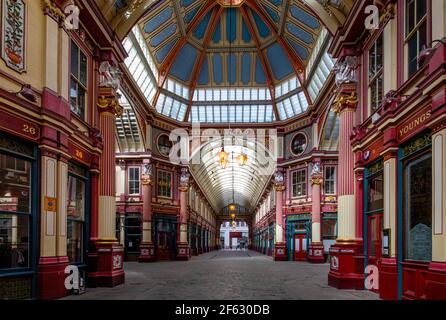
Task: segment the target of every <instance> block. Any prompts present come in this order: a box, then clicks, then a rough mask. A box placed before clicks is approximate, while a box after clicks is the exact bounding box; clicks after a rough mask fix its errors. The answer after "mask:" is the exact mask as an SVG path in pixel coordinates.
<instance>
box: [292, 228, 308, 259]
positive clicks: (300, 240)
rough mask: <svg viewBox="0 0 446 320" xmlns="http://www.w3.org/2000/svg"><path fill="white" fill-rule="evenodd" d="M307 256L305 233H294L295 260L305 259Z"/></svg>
mask: <svg viewBox="0 0 446 320" xmlns="http://www.w3.org/2000/svg"><path fill="white" fill-rule="evenodd" d="M306 258H307V239H306V237H305V234H299V233H297V234H295V235H294V260H295V261H305V260H306Z"/></svg>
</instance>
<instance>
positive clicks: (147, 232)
mask: <svg viewBox="0 0 446 320" xmlns="http://www.w3.org/2000/svg"><path fill="white" fill-rule="evenodd" d="M143 164H144V168H143V174H142V177H141V184H142V197H143V215H142V242H141V244H140V255H139V258H138V261H139V262H153V261H155V260H156V257H155V247H154V245H153V243H152V165H151V164H150V160H148V159H147V160H144V163H143Z"/></svg>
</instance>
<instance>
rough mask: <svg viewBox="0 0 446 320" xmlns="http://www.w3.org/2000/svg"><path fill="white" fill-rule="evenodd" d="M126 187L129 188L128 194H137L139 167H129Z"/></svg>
mask: <svg viewBox="0 0 446 320" xmlns="http://www.w3.org/2000/svg"><path fill="white" fill-rule="evenodd" d="M128 176H129V177H128V180H129V181H128V182H129V185H128V188H129V195H139V194H140V190H139V185H140V168H136V167H134V168H129V171H128Z"/></svg>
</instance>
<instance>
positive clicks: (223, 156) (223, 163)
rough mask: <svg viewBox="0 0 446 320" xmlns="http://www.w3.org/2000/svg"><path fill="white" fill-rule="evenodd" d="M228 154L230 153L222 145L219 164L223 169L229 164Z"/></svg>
mask: <svg viewBox="0 0 446 320" xmlns="http://www.w3.org/2000/svg"><path fill="white" fill-rule="evenodd" d="M228 156H229V154H228V153H227V152H226V151H225V147H222V148H221V151H220V152H219V153H218V164H219V165H220V167H221V168H222V169H226V167H227V166H228Z"/></svg>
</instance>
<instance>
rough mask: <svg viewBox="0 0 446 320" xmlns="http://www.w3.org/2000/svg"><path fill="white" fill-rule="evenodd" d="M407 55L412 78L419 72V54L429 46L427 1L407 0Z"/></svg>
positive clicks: (408, 68)
mask: <svg viewBox="0 0 446 320" xmlns="http://www.w3.org/2000/svg"><path fill="white" fill-rule="evenodd" d="M405 42H406V47H407V49H406V54H407V58H408V59H407V61H408V66H407V72H408V76H409V77H410V76H411V75H413V74H414V73H415V72H416V71H417V70H418V57H419V53H420V52H421V50H422V49H423V47H424V46H425V45H427V9H426V0H406V40H405Z"/></svg>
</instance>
